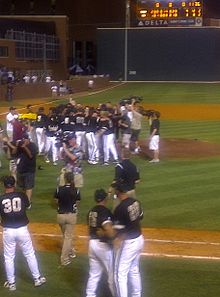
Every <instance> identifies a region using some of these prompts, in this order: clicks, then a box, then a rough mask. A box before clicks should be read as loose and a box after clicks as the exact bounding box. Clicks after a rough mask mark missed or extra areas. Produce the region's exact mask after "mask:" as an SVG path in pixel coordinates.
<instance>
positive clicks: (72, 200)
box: [55, 185, 81, 214]
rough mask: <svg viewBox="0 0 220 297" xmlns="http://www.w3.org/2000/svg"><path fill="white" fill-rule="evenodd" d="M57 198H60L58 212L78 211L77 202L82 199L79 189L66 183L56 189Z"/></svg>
mask: <svg viewBox="0 0 220 297" xmlns="http://www.w3.org/2000/svg"><path fill="white" fill-rule="evenodd" d="M55 198H56V199H57V200H58V213H60V214H62V213H69V212H72V213H75V212H77V206H76V202H77V201H80V200H81V197H80V191H79V190H78V189H75V188H73V187H72V186H70V185H64V186H63V187H59V188H58V189H57V190H56V193H55Z"/></svg>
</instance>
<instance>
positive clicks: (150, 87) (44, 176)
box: [0, 83, 220, 297]
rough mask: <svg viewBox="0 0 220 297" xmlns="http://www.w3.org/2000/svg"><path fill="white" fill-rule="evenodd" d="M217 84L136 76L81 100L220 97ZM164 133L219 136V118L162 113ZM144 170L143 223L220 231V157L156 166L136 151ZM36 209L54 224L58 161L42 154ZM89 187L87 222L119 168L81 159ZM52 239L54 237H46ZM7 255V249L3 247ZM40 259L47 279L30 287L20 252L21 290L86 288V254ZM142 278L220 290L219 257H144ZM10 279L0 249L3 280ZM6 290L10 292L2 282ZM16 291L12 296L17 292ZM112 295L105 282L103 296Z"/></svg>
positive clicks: (147, 290) (78, 291)
mask: <svg viewBox="0 0 220 297" xmlns="http://www.w3.org/2000/svg"><path fill="white" fill-rule="evenodd" d="M219 94H220V85H219V84H156V83H155V84H148V83H137V84H135V83H131V84H126V85H123V86H121V87H118V88H115V89H112V90H110V91H108V92H103V93H99V94H96V95H91V96H86V97H85V98H78V99H77V101H80V102H82V103H83V104H90V105H92V104H93V105H95V106H96V105H97V103H100V102H105V101H112V102H117V101H118V100H119V99H120V98H123V97H126V96H128V95H140V96H143V98H144V103H145V102H146V103H151V104H153V103H155V104H156V103H157V104H158V103H180V104H189V103H198V104H201V103H207V104H214V103H215V104H216V103H220V96H219ZM147 135H148V125H147V120H146V119H145V120H144V121H143V131H142V134H141V137H142V138H143V139H146V137H147ZM161 136H162V137H163V138H176V137H178V138H185V139H199V140H204V141H209V142H213V143H219V142H220V121H219V122H218V121H216V120H215V121H210V120H209V121H186V120H185V121H180V120H178V121H176V120H163V119H162V118H161ZM133 161H134V162H135V163H136V164H137V166H138V167H139V169H140V172H141V183H140V184H139V185H138V187H137V195H138V198H139V200H141V202H142V204H143V207H144V211H145V216H144V220H143V226H146V227H160V228H162V227H166V228H181V229H198V230H220V215H219V209H220V199H219V193H220V182H219V173H220V169H219V168H220V166H219V165H220V156H219V157H210V158H208V157H207V158H203V159H197V160H184V159H182V160H181V159H172V160H168V159H166V160H161V162H160V164H157V165H156V166H154V165H153V164H148V162H147V160H146V159H144V158H141V157H139V156H135V157H133ZM38 165H42V166H43V168H44V170H38V171H37V175H36V187H35V190H34V196H33V209H32V210H31V211H30V212H29V218H30V221H31V222H49V223H56V208H55V205H54V203H53V193H54V190H55V187H56V178H57V176H58V171H59V169H60V168H61V164H60V165H59V167H58V168H57V167H56V168H54V167H52V165H48V164H45V163H44V162H43V159H42V158H41V157H39V159H38ZM0 170H1V171H0V174H1V175H3V174H5V173H6V172H7V170H8V165H7V162H6V161H4V162H3V168H2V169H0ZM84 172H85V186H84V188H83V189H82V201H81V205H80V212H79V216H78V222H79V223H85V222H86V214H87V211H88V209H89V208H90V207H91V206H92V205H93V204H94V203H93V193H94V190H95V189H96V188H99V187H103V188H105V189H107V188H108V186H109V184H110V183H111V181H112V179H113V175H114V167H113V166H109V167H102V166H100V165H98V166H91V165H88V164H87V163H86V162H85V163H84ZM48 240H49V239H48ZM1 254H2V253H1ZM37 254H38V257H39V261H40V266H41V269H42V271H43V273H44V274H45V275H46V277H47V279H48V283H47V284H46V285H45V286H44V287H42V288H39V289H35V288H33V286H32V284H31V280H30V275H29V272H28V270H27V266H26V264H25V263H24V259H23V257H22V256H20V254H19V256H18V257H17V271H16V274H17V276H18V280H17V291H16V293H15V294H16V296H18V297H28V296H39V295H40V296H42V297H52V296H53V297H56V296H65V297H66V296H73V297H80V296H85V295H84V289H85V283H86V278H87V273H88V259H87V256H86V255H85V256H78V257H77V258H76V259H75V260H74V262H73V264H72V265H71V266H70V267H67V268H65V269H58V262H59V255H58V254H56V253H54V252H50V253H37ZM141 268H142V278H143V284H144V285H143V287H144V295H143V296H146V297H171V296H172V297H186V296H187V297H217V296H219V295H218V294H220V286H219V279H220V266H219V262H214V261H200V260H197V261H192V260H183V259H182V260H180V259H179V260H177V259H160V258H143V260H142V265H141ZM4 279H5V275H4V269H3V259H2V255H1V264H0V281H1V282H2V283H3V282H4ZM0 294H1V296H4V297H5V296H11V295H12V293H8V292H7V290H6V289H4V288H1V287H0ZM15 294H14V295H15ZM101 296H105V297H108V293H106V291H105V289H104V288H103V287H102V288H101V290H100V297H101Z"/></svg>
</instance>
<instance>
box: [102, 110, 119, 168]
mask: <svg viewBox="0 0 220 297" xmlns="http://www.w3.org/2000/svg"><path fill="white" fill-rule="evenodd" d="M100 115H101V118H100V121H99V127H98V130H101V131H103V151H104V163H103V165H105V166H108V165H109V160H110V155H112V157H113V159H114V163H118V152H117V149H116V145H115V135H114V126H113V122H112V120H111V119H110V118H109V116H108V115H109V113H108V111H101V114H100Z"/></svg>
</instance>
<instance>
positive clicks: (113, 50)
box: [97, 27, 220, 81]
mask: <svg viewBox="0 0 220 297" xmlns="http://www.w3.org/2000/svg"><path fill="white" fill-rule="evenodd" d="M97 39H98V43H97V51H98V55H97V62H98V73H108V74H109V75H110V76H111V78H112V79H113V80H120V79H122V80H128V81H145V80H147V81H218V80H220V28H218V27H199V28H197V27H194V28H192V27H191V28H188V27H180V28H127V29H124V28H121V29H114V28H111V29H107V28H104V29H103V28H100V29H98V30H97Z"/></svg>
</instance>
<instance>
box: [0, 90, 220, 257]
mask: <svg viewBox="0 0 220 297" xmlns="http://www.w3.org/2000/svg"><path fill="white" fill-rule="evenodd" d="M77 97H79V96H78V95H77ZM28 103H30V102H28V100H23V101H22V100H21V101H19V107H22V106H23V107H25V106H26V105H27V104H28ZM31 104H32V105H33V106H35V105H36V106H35V107H36V109H37V107H39V106H41V105H43V106H44V107H46V108H47V107H49V106H51V105H53V104H54V103H49V102H48V101H47V102H46V104H45V100H43V99H39V100H35V99H34V100H33V99H31ZM13 105H14V106H16V102H13ZM144 107H145V109H155V110H159V111H160V112H161V114H162V117H161V121H162V120H163V119H169V120H170V119H174V120H178V119H179V120H220V113H219V110H220V105H217V104H212V105H206V104H184V105H181V104H155V105H153V104H145V106H144ZM7 110H8V109H7V108H5V107H4V108H3V107H0V115H1V118H3V117H4V116H5V113H6V112H7ZM141 145H142V148H143V147H145V146H146V143H145V142H144V141H143V142H142V143H141ZM211 155H215V156H217V155H220V144H213V143H209V142H203V141H199V140H187V139H162V140H161V158H166V159H169V158H189V159H190V158H191V159H194V158H198V157H209V156H211ZM30 230H31V233H32V236H33V241H34V245H35V246H36V248H37V250H39V251H53V252H57V253H59V252H60V248H61V243H62V237H61V233H60V230H59V227H58V226H57V225H56V224H43V223H32V224H30ZM86 230H87V229H86V226H84V225H79V224H77V226H76V234H75V244H76V250H77V253H86V252H87V244H88V237H87V231H86ZM143 232H144V235H145V247H144V251H143V254H144V255H146V256H167V257H183V258H198V259H200V258H201V259H213V260H216V259H218V260H220V232H213V231H210V232H209V231H197V230H182V229H181V230H178V229H157V228H144V229H143Z"/></svg>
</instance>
